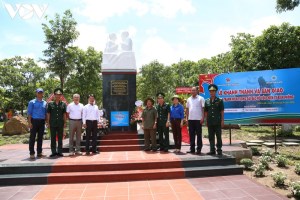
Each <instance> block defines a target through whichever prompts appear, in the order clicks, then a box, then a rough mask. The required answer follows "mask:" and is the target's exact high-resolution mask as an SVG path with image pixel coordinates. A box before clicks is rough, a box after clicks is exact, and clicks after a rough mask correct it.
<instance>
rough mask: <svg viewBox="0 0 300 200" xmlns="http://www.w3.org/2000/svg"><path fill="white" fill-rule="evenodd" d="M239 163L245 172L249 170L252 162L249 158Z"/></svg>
mask: <svg viewBox="0 0 300 200" xmlns="http://www.w3.org/2000/svg"><path fill="white" fill-rule="evenodd" d="M240 163H241V164H242V165H244V167H245V169H246V170H249V169H250V168H251V167H252V166H253V161H252V160H251V159H249V158H243V159H242V160H241V161H240Z"/></svg>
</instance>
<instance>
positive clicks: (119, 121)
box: [110, 111, 129, 126]
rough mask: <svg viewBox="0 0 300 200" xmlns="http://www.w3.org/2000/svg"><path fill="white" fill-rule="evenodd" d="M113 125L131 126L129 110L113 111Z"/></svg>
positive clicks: (111, 117) (111, 118)
mask: <svg viewBox="0 0 300 200" xmlns="http://www.w3.org/2000/svg"><path fill="white" fill-rule="evenodd" d="M110 121H111V126H129V112H128V111H112V112H111V113H110Z"/></svg>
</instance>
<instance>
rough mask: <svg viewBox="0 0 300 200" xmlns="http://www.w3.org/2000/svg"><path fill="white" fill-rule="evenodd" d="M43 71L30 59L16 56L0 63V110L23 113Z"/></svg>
mask: <svg viewBox="0 0 300 200" xmlns="http://www.w3.org/2000/svg"><path fill="white" fill-rule="evenodd" d="M45 73H46V72H45V70H44V69H43V68H41V67H39V66H38V65H37V63H36V62H35V61H34V60H33V59H31V58H22V57H20V56H16V57H13V58H9V59H4V60H1V61H0V88H1V89H2V88H3V89H4V90H0V92H1V93H2V94H1V95H0V108H1V107H3V108H13V109H16V110H21V111H23V110H24V109H25V108H26V106H27V104H28V101H29V100H31V99H33V98H34V96H35V90H36V88H37V87H38V86H40V83H41V82H42V81H43V79H44V76H45Z"/></svg>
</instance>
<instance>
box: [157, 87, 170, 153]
mask: <svg viewBox="0 0 300 200" xmlns="http://www.w3.org/2000/svg"><path fill="white" fill-rule="evenodd" d="M156 97H157V101H158V104H157V106H156V110H157V132H158V136H159V149H160V151H165V152H168V150H169V125H170V105H169V104H167V103H166V102H165V101H164V98H165V94H164V93H162V92H160V93H157V94H156Z"/></svg>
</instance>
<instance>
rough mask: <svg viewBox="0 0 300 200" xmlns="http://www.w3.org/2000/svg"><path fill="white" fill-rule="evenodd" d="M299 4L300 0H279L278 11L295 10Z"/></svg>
mask: <svg viewBox="0 0 300 200" xmlns="http://www.w3.org/2000/svg"><path fill="white" fill-rule="evenodd" d="M299 4H300V0H277V4H276V11H277V12H278V13H282V12H286V11H288V10H294V8H296V7H297V6H299Z"/></svg>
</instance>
